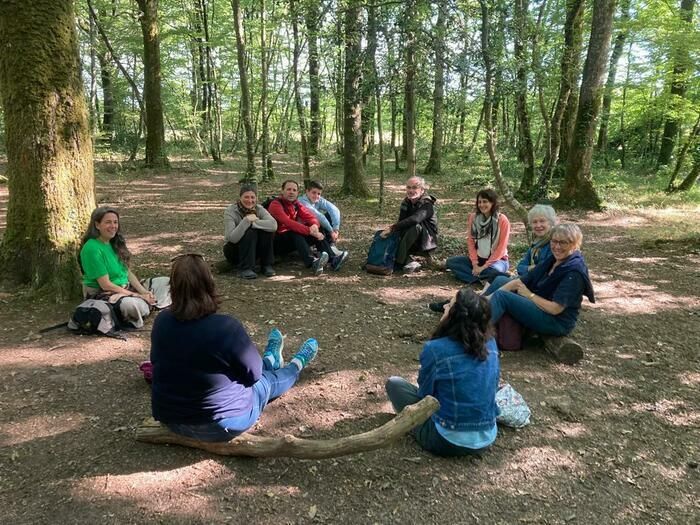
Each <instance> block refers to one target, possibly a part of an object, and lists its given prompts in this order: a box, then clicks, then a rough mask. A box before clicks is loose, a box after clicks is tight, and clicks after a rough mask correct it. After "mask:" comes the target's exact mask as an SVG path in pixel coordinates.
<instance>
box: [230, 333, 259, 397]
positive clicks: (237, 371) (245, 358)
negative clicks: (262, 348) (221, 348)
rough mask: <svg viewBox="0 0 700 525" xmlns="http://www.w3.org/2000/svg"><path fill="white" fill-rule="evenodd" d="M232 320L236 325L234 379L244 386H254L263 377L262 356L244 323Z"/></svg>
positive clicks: (232, 354)
mask: <svg viewBox="0 0 700 525" xmlns="http://www.w3.org/2000/svg"><path fill="white" fill-rule="evenodd" d="M231 321H232V322H233V323H234V324H235V325H236V326H235V328H234V329H233V330H232V332H233V333H232V338H231V345H232V348H231V351H230V366H231V370H232V372H233V376H234V377H233V379H235V380H236V381H238V382H239V383H241V384H242V385H243V386H247V387H250V386H253V385H254V384H255V383H256V382H257V381H258V380H259V379H260V377H262V369H263V366H262V358H261V357H260V353H259V352H258V347H257V346H255V343H254V342H253V341H251V340H250V337H249V336H248V334H247V333H246V331H245V329H244V328H243V325H241V324H240V323H239V322H236V321H234V320H233V319H231Z"/></svg>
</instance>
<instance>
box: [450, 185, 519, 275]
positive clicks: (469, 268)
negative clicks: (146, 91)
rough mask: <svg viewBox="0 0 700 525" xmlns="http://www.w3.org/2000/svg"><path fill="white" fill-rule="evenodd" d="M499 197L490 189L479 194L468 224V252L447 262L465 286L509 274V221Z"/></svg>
mask: <svg viewBox="0 0 700 525" xmlns="http://www.w3.org/2000/svg"><path fill="white" fill-rule="evenodd" d="M498 208H499V206H498V195H496V192H495V191H493V190H491V189H484V190H481V191H479V193H477V194H476V209H475V211H473V212H472V213H470V214H469V219H468V222H467V231H468V237H467V253H468V257H465V256H464V255H457V256H455V257H450V258H449V259H447V263H446V265H447V268H448V269H449V270H451V271H452V273H454V275H455V277H456V278H457V279H459V280H460V281H464V282H465V283H470V284H471V283H475V282H477V281H488V282H491V281H493V280H494V279H495V278H496V277H498V276H499V275H508V274H507V272H508V237H509V236H510V222H509V221H508V217H506V216H505V214H503V213H501V212H500V211H499V209H498Z"/></svg>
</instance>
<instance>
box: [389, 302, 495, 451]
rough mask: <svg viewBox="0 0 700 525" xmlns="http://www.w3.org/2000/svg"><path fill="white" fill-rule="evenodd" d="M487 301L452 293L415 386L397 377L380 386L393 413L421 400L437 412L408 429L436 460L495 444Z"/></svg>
mask: <svg viewBox="0 0 700 525" xmlns="http://www.w3.org/2000/svg"><path fill="white" fill-rule="evenodd" d="M489 318H490V311H489V303H488V301H487V300H486V299H485V298H483V297H481V296H480V295H478V294H476V293H475V292H474V291H473V290H471V289H470V288H464V289H462V290H460V291H459V292H457V294H456V295H455V296H454V297H453V298H452V300H451V301H450V302H449V303H448V304H446V305H445V308H444V313H443V315H442V318H441V319H440V323H439V324H438V327H437V329H436V330H435V332H434V333H433V335H432V337H431V338H430V341H428V342H427V343H425V345H424V346H423V350H422V352H421V354H420V370H419V371H418V387H416V386H415V385H413V384H411V383H409V382H408V381H406V380H405V379H403V378H401V377H390V378H389V379H388V381H387V383H386V393H387V396H388V397H389V401H391V404H392V405H393V407H394V410H395V411H396V412H397V413H398V412H401V411H402V410H403V409H404V408H405V407H406V406H407V405H412V404H414V403H417V402H418V401H420V400H421V399H423V398H424V397H425V396H433V397H434V398H436V399H437V400H438V401H439V402H440V408H439V409H438V411H437V412H435V413H434V414H433V415H432V416H431V417H430V419H428V420H427V421H426V422H425V423H423V424H422V425H419V426H418V427H416V428H415V429H413V430H412V434H413V436H414V437H415V439H416V441H417V442H418V444H419V445H420V446H421V447H423V448H424V449H425V450H427V451H428V452H432V453H433V454H436V455H439V456H465V455H468V454H475V453H479V452H481V451H483V450H485V449H486V448H488V447H489V446H491V444H492V443H493V442H494V441H495V440H496V434H497V430H496V415H497V412H498V408H497V406H496V390H497V389H498V376H499V361H498V348H497V346H496V341H495V340H494V339H493V337H492V336H491V332H492V328H491V327H490V325H489Z"/></svg>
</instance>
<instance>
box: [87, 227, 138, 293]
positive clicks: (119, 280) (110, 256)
mask: <svg viewBox="0 0 700 525" xmlns="http://www.w3.org/2000/svg"><path fill="white" fill-rule="evenodd" d="M80 263H81V264H82V265H83V284H84V285H85V286H87V287H89V288H99V287H100V285H99V284H98V283H97V278H98V277H102V276H103V275H108V276H109V280H110V281H112V283H113V284H116V285H117V286H126V285H127V284H128V283H129V269H128V268H127V267H126V266H125V265H124V263H123V262H121V261H120V260H119V256H118V255H117V252H115V251H114V248H112V245H111V244H109V243H107V244H105V243H103V242H102V241H100V240H99V239H90V240H89V241H88V242H86V243H85V245H84V246H83V249H82V250H80Z"/></svg>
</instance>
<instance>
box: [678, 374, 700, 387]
mask: <svg viewBox="0 0 700 525" xmlns="http://www.w3.org/2000/svg"><path fill="white" fill-rule="evenodd" d="M678 380H679V381H680V382H681V384H683V385H686V386H700V372H687V371H686V372H681V373H680V374H678Z"/></svg>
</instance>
